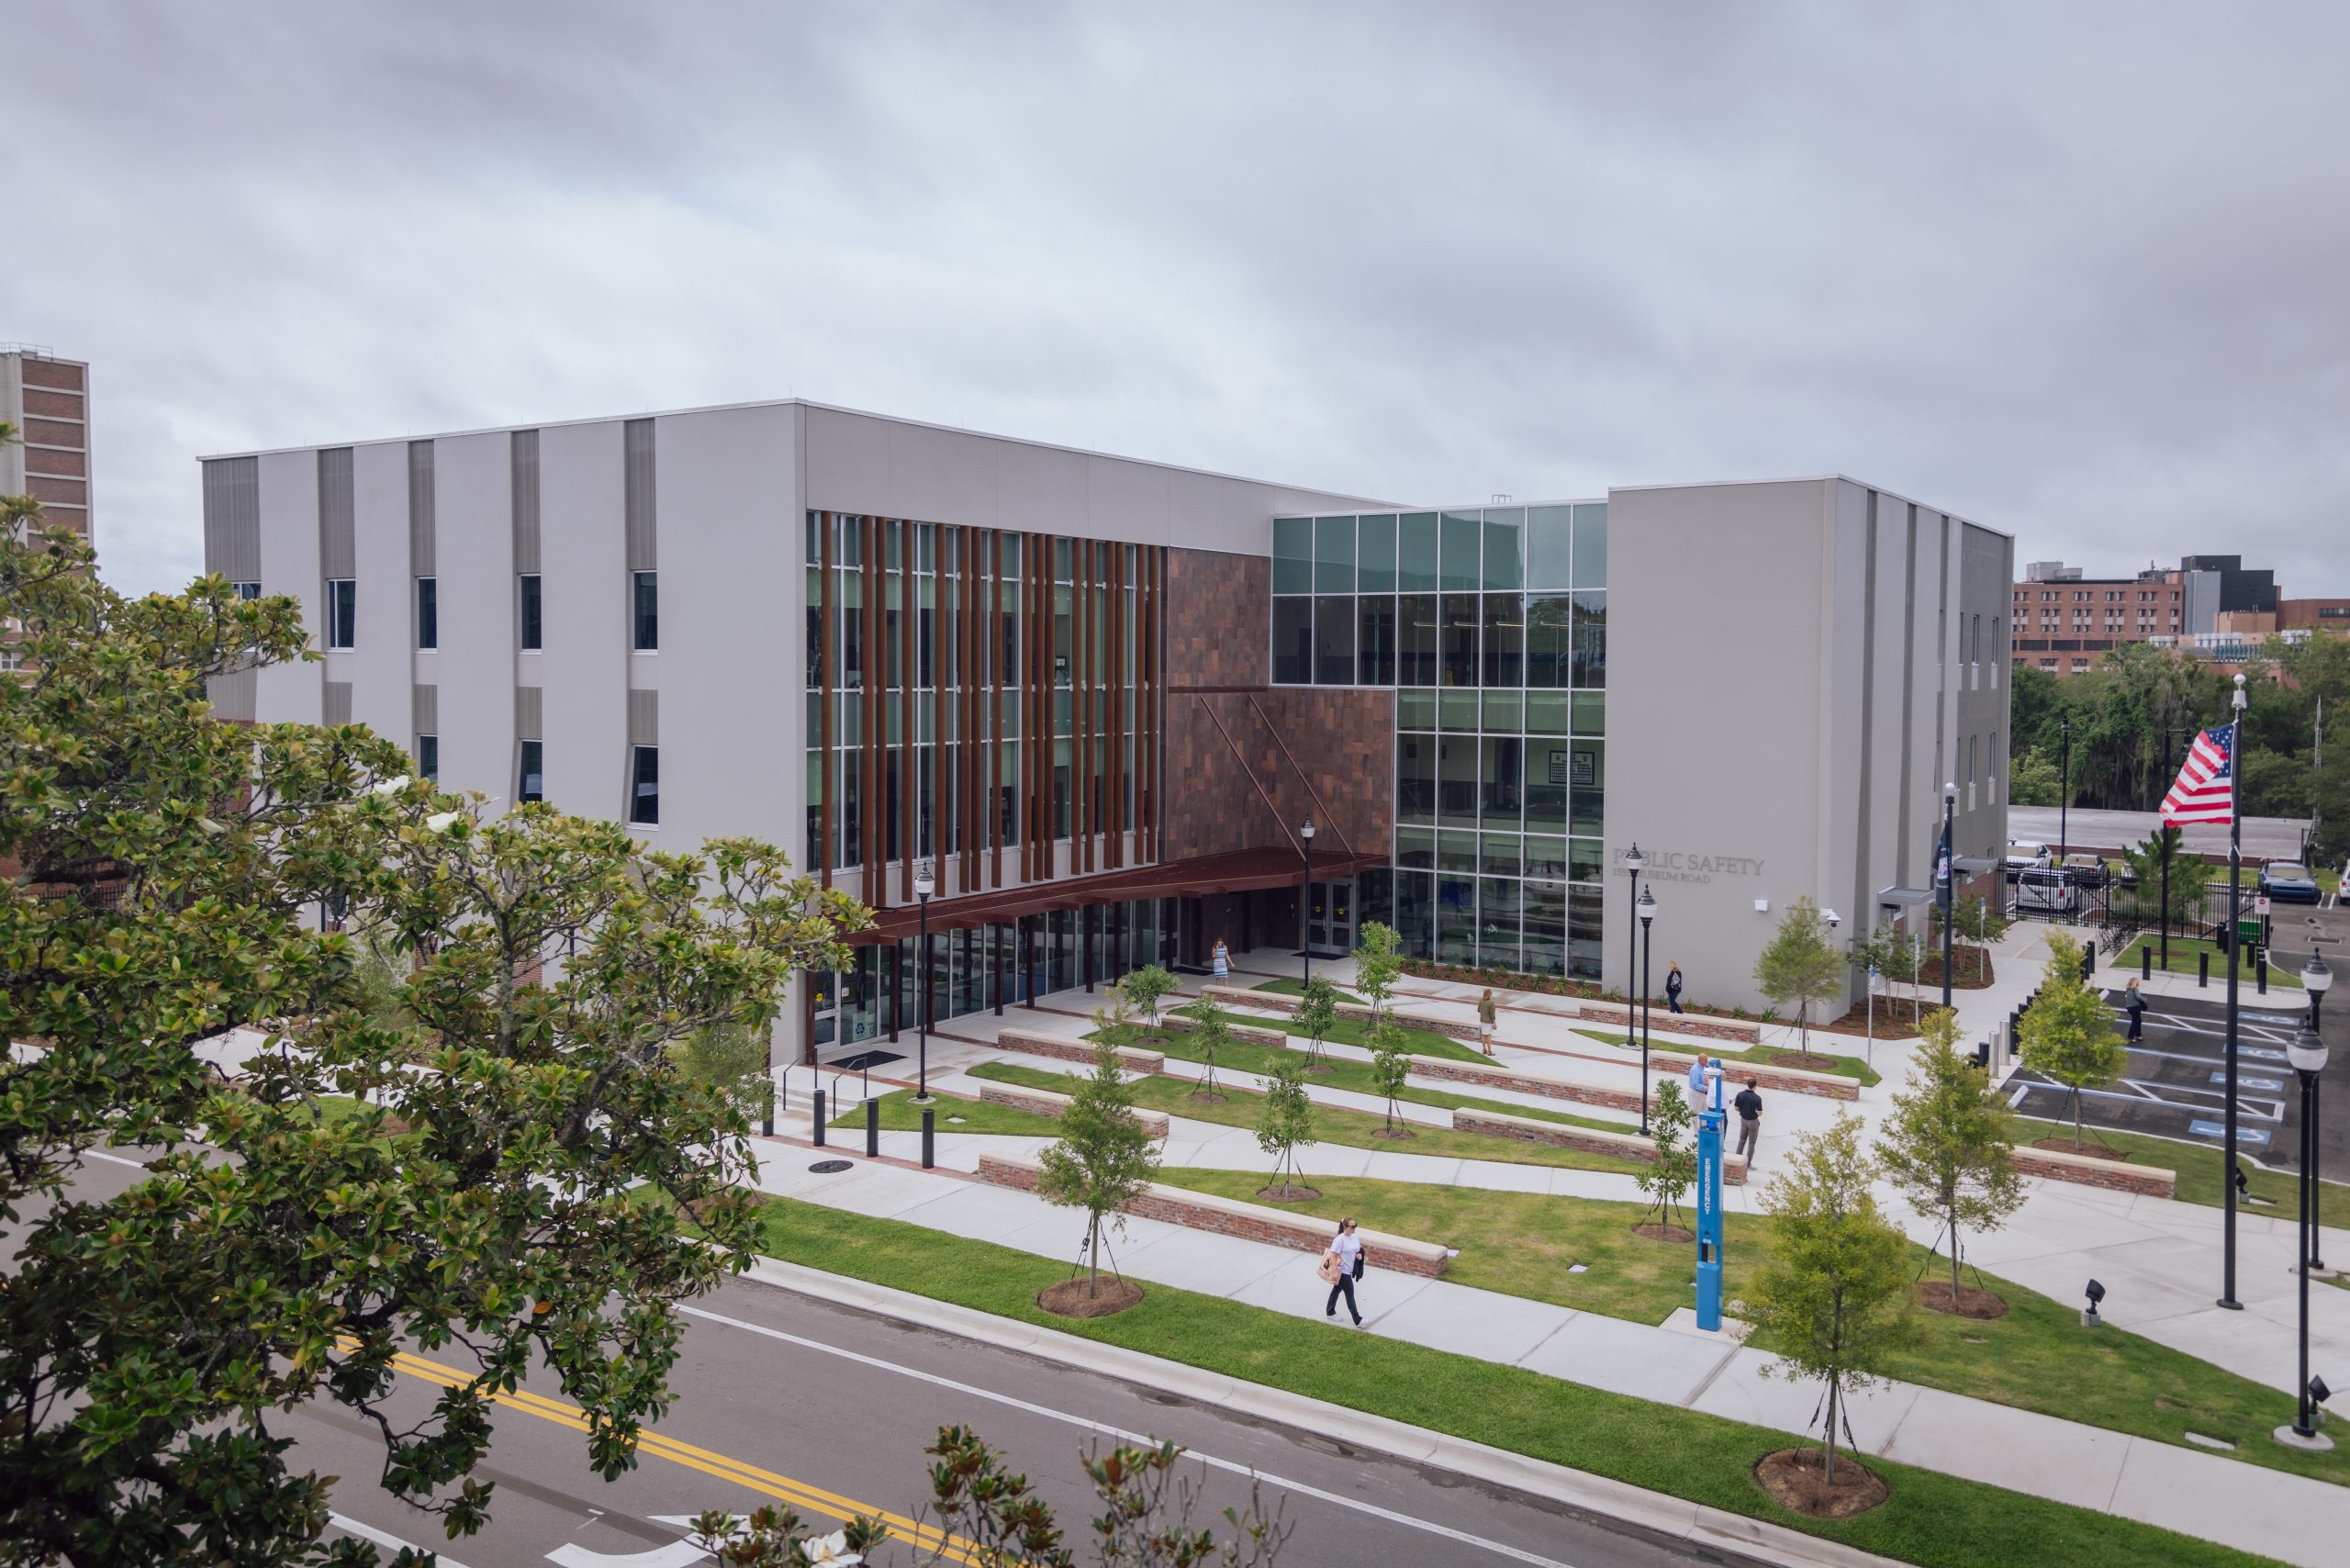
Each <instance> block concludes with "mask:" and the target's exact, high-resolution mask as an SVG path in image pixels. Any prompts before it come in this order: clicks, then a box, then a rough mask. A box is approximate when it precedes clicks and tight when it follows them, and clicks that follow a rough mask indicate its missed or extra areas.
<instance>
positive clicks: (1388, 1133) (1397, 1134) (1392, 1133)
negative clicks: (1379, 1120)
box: [1371, 1127, 1420, 1141]
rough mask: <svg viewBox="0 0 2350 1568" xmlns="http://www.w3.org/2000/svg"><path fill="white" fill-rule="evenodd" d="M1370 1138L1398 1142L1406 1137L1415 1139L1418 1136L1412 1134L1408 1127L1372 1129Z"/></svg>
mask: <svg viewBox="0 0 2350 1568" xmlns="http://www.w3.org/2000/svg"><path fill="white" fill-rule="evenodd" d="M1419 1136H1420V1135H1419V1134H1417V1133H1416V1132H1414V1131H1413V1130H1412V1129H1411V1128H1409V1127H1373V1128H1371V1137H1392V1138H1395V1139H1397V1140H1399V1141H1400V1140H1402V1139H1404V1138H1407V1137H1419Z"/></svg>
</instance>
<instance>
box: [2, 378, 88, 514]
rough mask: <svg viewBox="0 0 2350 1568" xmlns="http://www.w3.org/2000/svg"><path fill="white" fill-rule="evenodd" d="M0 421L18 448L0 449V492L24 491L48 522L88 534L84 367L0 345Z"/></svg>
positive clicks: (13, 492)
mask: <svg viewBox="0 0 2350 1568" xmlns="http://www.w3.org/2000/svg"><path fill="white" fill-rule="evenodd" d="M0 420H7V421H8V422H9V423H10V424H13V425H15V426H16V427H17V430H18V431H20V432H22V434H23V437H24V444H23V445H22V446H17V447H8V448H5V449H0V495H6V496H21V495H29V496H31V497H32V498H33V499H35V500H37V501H39V502H40V503H41V508H42V510H43V512H44V513H45V514H46V516H47V518H48V521H50V522H52V523H59V524H62V525H64V526H65V527H68V528H72V529H74V530H76V531H77V532H80V533H81V534H83V536H84V537H85V538H95V535H94V534H93V533H92V532H91V512H90V367H89V366H88V365H86V364H83V363H82V362H81V361H79V360H72V359H59V358H58V357H57V356H56V355H54V354H52V353H49V352H48V351H47V350H46V349H38V348H31V347H28V346H26V345H23V344H9V345H6V346H5V347H0Z"/></svg>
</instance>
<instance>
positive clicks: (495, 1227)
mask: <svg viewBox="0 0 2350 1568" xmlns="http://www.w3.org/2000/svg"><path fill="white" fill-rule="evenodd" d="M6 511H7V514H8V515H7V516H6V519H5V521H6V527H0V614H5V615H6V616H7V617H8V618H9V620H10V621H11V622H13V623H14V624H15V625H16V626H17V628H19V629H20V633H21V641H20V644H19V648H20V651H21V654H22V655H23V668H22V670H21V671H20V672H19V673H17V674H15V675H13V676H9V677H5V678H0V858H5V862H6V866H7V868H8V869H9V872H10V874H9V875H8V876H7V877H6V879H5V880H0V1012H5V1014H6V1016H5V1026H6V1037H7V1038H9V1039H11V1040H15V1041H20V1042H26V1044H25V1046H24V1047H20V1048H19V1049H17V1051H16V1052H15V1053H13V1054H12V1055H11V1056H9V1057H8V1058H6V1059H5V1060H0V1248H5V1251H6V1256H8V1257H9V1259H10V1260H11V1261H10V1264H9V1267H8V1268H7V1269H6V1271H5V1272H0V1473H6V1476H7V1478H8V1480H7V1484H6V1486H5V1487H0V1540H5V1541H6V1542H7V1543H9V1546H8V1549H5V1550H0V1558H6V1560H8V1561H14V1562H44V1563H46V1562H76V1563H99V1562H105V1563H113V1562H122V1563H129V1562H199V1561H200V1562H206V1563H209V1564H232V1565H240V1568H241V1565H249V1564H250V1565H255V1568H258V1565H262V1564H271V1565H275V1564H283V1563H304V1562H326V1561H328V1560H329V1559H330V1558H332V1559H333V1560H335V1561H339V1562H360V1561H364V1560H365V1559H366V1557H367V1556H368V1555H369V1552H368V1549H366V1548H364V1547H363V1546H360V1545H358V1544H357V1543H354V1542H349V1541H343V1542H339V1543H337V1544H336V1545H335V1546H334V1547H333V1548H331V1549H330V1548H329V1547H328V1546H327V1545H326V1544H324V1543H323V1542H322V1541H321V1540H320V1537H321V1536H322V1534H323V1533H324V1531H325V1529H326V1528H327V1504H328V1490H329V1484H330V1478H329V1477H326V1476H322V1475H319V1474H318V1473H314V1472H309V1471H306V1470H303V1469H300V1468H298V1466H297V1462H296V1460H295V1456H294V1455H293V1454H292V1452H291V1451H290V1449H291V1439H290V1438H288V1437H287V1436H286V1435H285V1433H284V1430H283V1424H284V1416H285V1412H288V1411H291V1410H296V1409H301V1408H305V1407H312V1406H337V1407H340V1410H341V1416H342V1418H343V1419H344V1420H345V1422H346V1423H347V1424H349V1425H352V1426H353V1427H354V1428H358V1429H362V1430H364V1431H367V1432H371V1433H374V1434H376V1435H377V1436H378V1437H379V1438H380V1439H381V1442H382V1468H381V1473H380V1477H379V1482H380V1484H381V1485H383V1486H384V1487H385V1488H386V1490H388V1491H389V1492H391V1493H392V1494H394V1495H397V1496H399V1497H401V1498H403V1499H405V1500H407V1501H409V1502H411V1503H414V1504H416V1505H418V1506H420V1507H424V1508H428V1509H431V1510H434V1511H436V1512H438V1513H440V1514H442V1516H444V1521H443V1522H444V1523H445V1524H446V1526H447V1528H448V1529H449V1530H450V1532H451V1533H452V1534H453V1535H462V1534H464V1533H466V1532H469V1531H471V1530H474V1529H477V1528H478V1527H479V1526H480V1525H481V1524H482V1523H483V1521H485V1520H486V1519H487V1518H488V1517H489V1512H490V1507H491V1504H492V1502H493V1498H494V1495H495V1486H494V1484H492V1483H490V1482H488V1481H487V1480H483V1479H481V1478H479V1477H478V1476H477V1474H476V1472H477V1470H478V1469H479V1468H480V1466H481V1464H482V1462H483V1461H484V1459H485V1458H486V1457H487V1452H488V1450H489V1446H490V1441H491V1426H490V1419H489V1416H490V1406H491V1401H492V1400H493V1399H494V1398H495V1397H496V1396H497V1395H498V1393H499V1392H501V1391H502V1390H505V1389H509V1388H511V1387H512V1386H514V1384H515V1383H516V1381H517V1380H518V1379H520V1378H521V1377H522V1376H523V1375H524V1374H525V1373H527V1372H532V1370H533V1369H534V1368H535V1367H538V1366H542V1365H543V1366H545V1367H547V1368H549V1369H551V1370H552V1371H553V1372H554V1375H555V1378H556V1380H557V1381H558V1382H559V1383H560V1384H561V1386H562V1389H563V1392H564V1394H565V1395H566V1396H567V1397H568V1398H569V1399H571V1400H573V1401H575V1402H576V1403H577V1404H578V1405H579V1406H581V1407H582V1410H583V1412H584V1425H585V1431H586V1437H585V1444H586V1448H587V1454H588V1460H589V1462H590V1463H591V1465H592V1466H593V1467H594V1468H595V1469H596V1471H597V1472H598V1473H600V1474H602V1475H605V1476H607V1477H610V1476H613V1475H617V1474H619V1473H621V1472H622V1471H624V1470H626V1469H628V1468H629V1467H630V1466H631V1465H632V1463H633V1462H634V1451H635V1446H636V1440H637V1435H638V1430H639V1427H640V1424H641V1423H643V1422H644V1421H646V1420H649V1419H651V1418H652V1417H655V1415H657V1414H658V1413H659V1412H660V1411H661V1410H662V1409H663V1408H664V1407H665V1406H666V1404H667V1402H668V1399H669V1390H668V1386H667V1383H666V1373H667V1372H668V1369H669V1367H670V1365H671V1363H672V1362H673V1361H674V1360H675V1359H676V1357H677V1350H678V1344H679V1335H680V1327H679V1320H678V1316H677V1304H678V1303H679V1302H681V1301H682V1300H684V1299H686V1298H688V1297H691V1296H693V1295H695V1294H699V1293H700V1292H703V1291H706V1290H708V1289H710V1288H711V1287H712V1286H713V1285H715V1284H716V1283H718V1282H720V1281H721V1280H722V1279H724V1278H725V1277H726V1276H727V1275H728V1274H729V1273H730V1272H732V1271H736V1270H739V1269H741V1268H743V1267H744V1266H745V1264H746V1262H747V1259H748V1251H749V1247H750V1245H751V1242H752V1239H753V1234H754V1233H753V1220H752V1213H751V1207H750V1204H749V1201H748V1200H747V1199H746V1198H744V1197H743V1196H742V1195H740V1194H739V1193H737V1192H736V1191H735V1190H734V1188H733V1182H734V1180H735V1179H736V1178H737V1177H739V1176H740V1175H742V1174H743V1173H744V1171H745V1170H747V1169H748V1168H749V1164H750V1158H751V1156H750V1148H749V1143H748V1135H749V1125H748V1122H747V1120H746V1116H745V1111H744V1104H743V1102H742V1100H741V1099H740V1098H739V1097H738V1096H737V1095H736V1094H734V1093H733V1092H732V1086H731V1085H728V1084H722V1083H717V1082H697V1081H693V1080H692V1079H690V1078H688V1076H687V1075H686V1074H684V1073H682V1072H680V1071H679V1070H678V1069H677V1062H676V1059H675V1058H676V1055H677V1053H679V1052H680V1051H682V1052H684V1053H685V1054H687V1055H688V1056H690V1055H692V1054H693V1053H694V1052H695V1051H696V1050H697V1049H698V1048H699V1042H700V1041H702V1040H705V1039H707V1038H708V1037H709V1033H708V1032H710V1031H713V1030H717V1031H723V1030H727V1029H732V1028H737V1027H739V1028H742V1029H745V1030H751V1031H757V1030H760V1029H763V1028H764V1027H765V1026H766V1025H767V1022H768V1021H769V1019H770V1018H771V1017H772V1016H773V1015H774V1013H775V1011H776V1009H777V1007H778V1000H779V998H780V996H781V995H782V993H783V988H784V986H785V984H786V982H787V981H788V980H789V979H790V978H791V977H792V975H793V974H794V973H795V972H797V971H800V970H802V969H824V968H831V967H834V966H835V965H837V964H839V963H841V962H842V961H843V960H844V959H845V950H844V949H843V947H842V946H841V945H840V944H841V939H842V936H843V935H844V934H845V933H846V932H848V931H850V930H852V929H853V928H855V927H856V926H857V925H858V924H860V923H861V922H862V921H863V920H864V919H865V918H867V917H866V916H865V914H864V913H863V912H862V911H860V910H859V909H858V908H857V907H856V905H854V904H853V903H851V902H849V901H848V900H847V899H845V897H842V896H840V895H837V894H831V893H826V892H822V891H820V890H818V889H817V888H816V887H815V885H814V884H813V883H811V882H810V881H808V880H807V879H801V878H797V877H794V876H793V875H792V874H791V872H790V869H789V866H788V865H787V863H786V862H785V860H784V858H783V857H782V856H781V855H780V854H778V852H776V851H775V850H773V849H770V848H768V847H767V846H763V845H758V844H755V843H751V842H748V841H737V840H721V841H714V842H712V843H711V844H710V845H708V846H705V847H704V849H703V850H702V851H701V852H700V853H698V854H692V855H655V854H649V853H645V852H643V851H642V850H640V849H639V848H638V847H637V846H636V845H635V844H634V843H633V842H632V840H631V838H630V837H629V835H628V834H627V833H626V832H625V831H624V830H622V829H621V828H620V827H618V826H616V825H614V824H612V823H599V822H588V821H582V820H580V819H577V818H574V817H568V816H565V815H563V814H562V813H560V812H556V811H554V810H553V809H552V808H551V807H547V806H526V807H522V808H520V810H518V811H515V812H511V813H509V814H508V815H506V816H503V817H501V818H498V819H495V820H490V819H487V818H486V817H485V815H484V813H483V810H482V806H481V803H480V802H479V801H475V800H469V799H464V798H460V797H456V796H452V795H448V794H443V793H440V792H438V791H436V790H434V789H433V788H432V787H431V785H430V784H428V783H425V782H423V781H420V780H417V779H413V778H408V777H407V776H406V774H407V770H408V761H407V758H406V757H405V756H403V755H402V754H401V752H400V751H399V749H398V748H397V747H396V746H394V745H390V744H389V743H387V742H386V741H383V740H380V739H378V738H376V737H375V736H374V735H372V734H368V733H367V732H366V731H365V730H364V729H361V728H357V727H353V726H345V727H342V728H339V729H319V728H316V727H312V726H307V725H298V724H281V725H258V726H245V725H234V724H228V723H222V722H216V721H215V720H214V718H213V717H212V713H211V710H210V707H209V704H208V701H207V689H208V685H209V683H210V682H212V681H213V680H215V679H216V678H222V677H228V676H231V675H236V674H241V673H242V672H246V671H251V670H254V669H257V668H261V667H264V666H278V665H284V664H286V663H289V662H292V661H295V660H298V659H301V658H303V657H305V656H306V655H305V654H304V651H303V650H304V645H305V644H306V642H307V636H306V633H305V632H304V630H303V628H302V625H301V622H300V618H299V613H298V610H297V606H296V605H295V603H294V602H293V601H292V600H290V599H257V600H245V599H240V598H239V597H238V596H237V594H236V592H235V590H234V588H232V587H231V585H230V584H229V583H228V582H226V581H224V580H222V579H220V578H218V577H207V578H205V579H202V580H200V581H199V582H197V583H196V585H195V586H194V588H191V589H190V590H189V591H188V592H186V593H185V594H179V595H160V594H159V595H150V596H148V597H146V598H143V599H124V598H122V597H121V596H119V595H117V594H116V593H114V592H112V591H111V590H110V589H108V588H106V587H105V586H104V584H103V583H101V582H100V580H99V579H98V577H97V575H96V573H95V570H94V566H93V562H92V559H91V555H90V552H89V550H88V547H87V546H86V545H85V544H84V543H82V542H81V541H80V540H79V539H78V538H76V537H75V536H74V535H73V534H71V533H69V532H63V531H50V532H43V531H41V530H40V529H39V526H38V519H37V518H36V517H35V516H34V515H33V512H34V509H33V508H32V507H31V506H30V505H29V503H26V502H23V501H22V500H21V499H19V500H17V501H13V502H9V503H7V504H6ZM321 908H333V909H338V910H341V912H343V918H344V920H345V922H346V923H347V924H348V925H349V927H350V930H349V931H348V932H343V933H321V932H319V931H317V930H315V929H312V928H311V927H312V925H313V924H314V922H313V920H312V919H311V918H310V917H311V915H312V914H313V913H315V912H317V911H318V910H319V909H321ZM374 958H384V959H386V960H387V961H386V962H385V963H382V964H377V963H375V962H373V961H372V960H373V959H374ZM558 962H559V963H560V969H559V971H558V969H557V965H558ZM557 972H559V973H560V978H559V979H553V980H549V979H547V978H545V977H547V976H549V975H552V974H555V973H557ZM229 1029H245V1030H250V1031H252V1033H253V1034H254V1035H255V1036H258V1037H259V1038H260V1040H261V1041H262V1042H263V1044H262V1046H261V1048H260V1049H259V1051H258V1053H257V1054H255V1055H254V1056H253V1057H252V1058H251V1060H250V1061H249V1062H248V1063H246V1065H245V1067H244V1068H243V1070H242V1071H241V1075H240V1076H239V1078H238V1079H237V1080H236V1081H235V1082H233V1083H224V1082H223V1081H221V1079H220V1077H219V1076H218V1073H217V1072H216V1071H215V1070H213V1069H212V1068H210V1067H209V1066H208V1065H207V1060H206V1058H205V1057H204V1056H203V1055H201V1054H199V1052H198V1049H197V1047H198V1045H199V1043H200V1042H203V1041H205V1040H207V1038H209V1037H212V1036H218V1035H219V1034H220V1033H221V1032H222V1031H225V1030H229ZM355 1102H364V1103H355ZM198 1129H200V1133H199V1131H198ZM199 1137H201V1140H202V1141H201V1143H199V1142H198V1141H197V1140H198V1138H199ZM102 1146H111V1147H113V1148H126V1149H131V1148H135V1149H136V1150H137V1151H138V1153H139V1155H140V1158H141V1159H142V1160H143V1161H144V1163H145V1165H146V1169H145V1170H143V1171H140V1172H139V1173H137V1177H136V1180H134V1181H133V1182H130V1184H129V1186H128V1188H127V1189H125V1190H122V1191H120V1192H119V1193H117V1194H115V1195H112V1196H107V1195H104V1187H105V1185H106V1184H85V1183H84V1182H83V1181H82V1179H81V1178H82V1174H83V1170H84V1160H85V1159H88V1158H89V1157H90V1156H91V1155H92V1154H93V1152H94V1151H95V1150H96V1149H98V1148H100V1147H102ZM109 1184H110V1183H109ZM689 1210H690V1211H691V1212H694V1213H697V1214H698V1215H699V1217H700V1222H701V1224H700V1234H701V1235H702V1237H703V1238H704V1239H705V1241H706V1243H707V1244H706V1245H699V1246H693V1245H686V1244H685V1234H686V1231H687V1227H688V1223H689V1222H688V1220H687V1218H686V1215H687V1213H688V1211H689ZM403 1349H420V1350H427V1351H440V1350H450V1351H452V1352H453V1355H454V1357H455V1359H456V1360H458V1361H461V1362H462V1363H464V1372H463V1375H462V1377H461V1378H460V1380H459V1381H458V1382H457V1383H455V1385H454V1386H451V1387H446V1388H442V1389H437V1390H434V1391H432V1392H431V1394H430V1395H429V1396H427V1395H426V1394H424V1393H422V1392H421V1391H416V1390H410V1391H408V1392H407V1393H406V1394H405V1395H404V1396H402V1397H399V1398H397V1400H396V1399H395V1394H396V1384H397V1378H396V1374H395V1372H394V1369H393V1358H394V1355H395V1354H396V1353H397V1351H399V1350H403ZM345 1484H350V1483H348V1482H346V1483H345Z"/></svg>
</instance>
